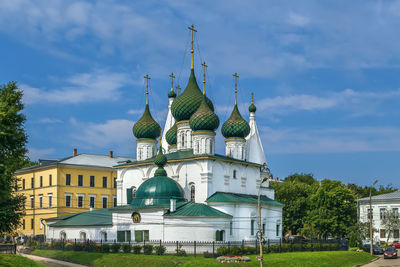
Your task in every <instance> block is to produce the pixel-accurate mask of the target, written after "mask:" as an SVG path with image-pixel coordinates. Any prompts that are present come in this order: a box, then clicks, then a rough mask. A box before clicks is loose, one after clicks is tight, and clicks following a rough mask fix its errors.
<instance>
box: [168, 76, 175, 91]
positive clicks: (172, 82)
mask: <svg viewBox="0 0 400 267" xmlns="http://www.w3.org/2000/svg"><path fill="white" fill-rule="evenodd" d="M169 77H171V92H173V91H174V78H175V76H174V73H173V72H171V75H169Z"/></svg>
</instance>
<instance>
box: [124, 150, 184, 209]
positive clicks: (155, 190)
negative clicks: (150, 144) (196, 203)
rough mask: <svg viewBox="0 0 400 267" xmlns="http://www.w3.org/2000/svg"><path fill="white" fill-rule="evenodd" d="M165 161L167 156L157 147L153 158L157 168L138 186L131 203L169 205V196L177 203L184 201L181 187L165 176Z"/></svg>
mask: <svg viewBox="0 0 400 267" xmlns="http://www.w3.org/2000/svg"><path fill="white" fill-rule="evenodd" d="M166 162H167V158H166V157H165V155H164V154H163V153H162V150H161V149H159V151H158V154H157V156H156V157H155V159H154V163H155V164H157V166H158V169H157V170H156V172H155V173H154V177H153V178H150V179H148V180H147V181H145V182H144V183H142V184H141V185H140V186H139V188H138V190H137V191H136V195H135V198H134V199H133V200H132V203H131V205H133V206H136V207H152V206H157V207H160V206H161V207H169V205H170V199H171V198H174V199H176V202H177V203H178V202H183V201H186V199H185V193H184V191H183V189H182V187H181V186H180V185H179V184H178V183H177V182H175V181H174V180H172V179H171V178H169V177H167V173H166V171H165V170H164V165H165V164H166Z"/></svg>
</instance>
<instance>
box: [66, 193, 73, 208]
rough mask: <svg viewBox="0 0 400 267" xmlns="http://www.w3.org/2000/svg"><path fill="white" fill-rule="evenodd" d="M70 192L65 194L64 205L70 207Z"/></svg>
mask: <svg viewBox="0 0 400 267" xmlns="http://www.w3.org/2000/svg"><path fill="white" fill-rule="evenodd" d="M71 199H72V194H65V207H67V208H71Z"/></svg>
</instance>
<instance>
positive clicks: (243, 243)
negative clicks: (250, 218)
mask: <svg viewBox="0 0 400 267" xmlns="http://www.w3.org/2000/svg"><path fill="white" fill-rule="evenodd" d="M243 255H244V240H243V239H242V256H243Z"/></svg>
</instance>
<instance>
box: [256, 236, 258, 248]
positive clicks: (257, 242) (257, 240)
mask: <svg viewBox="0 0 400 267" xmlns="http://www.w3.org/2000/svg"><path fill="white" fill-rule="evenodd" d="M257 244H258V240H257V238H256V251H257Z"/></svg>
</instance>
